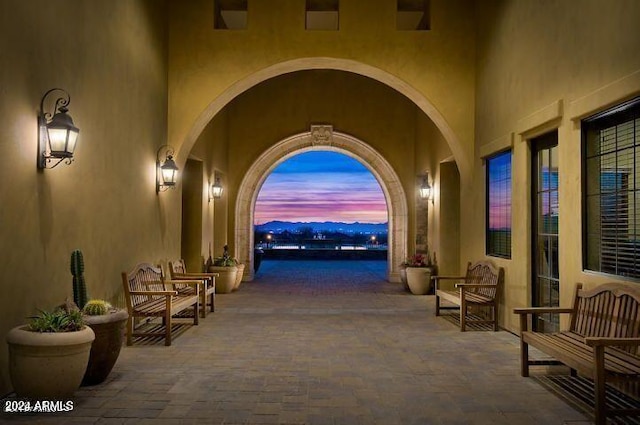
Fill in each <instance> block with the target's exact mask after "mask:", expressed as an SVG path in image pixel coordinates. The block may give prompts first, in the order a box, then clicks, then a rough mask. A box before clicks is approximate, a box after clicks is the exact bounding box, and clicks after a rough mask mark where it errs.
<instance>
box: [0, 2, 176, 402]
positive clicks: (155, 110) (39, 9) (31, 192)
mask: <svg viewBox="0 0 640 425" xmlns="http://www.w3.org/2000/svg"><path fill="white" fill-rule="evenodd" d="M165 11H166V10H165V7H164V4H163V2H161V1H139V0H92V1H81V0H76V1H54V2H51V1H44V0H42V1H41V0H29V1H22V0H2V1H1V2H0V28H2V34H3V36H2V37H0V58H1V60H0V63H1V64H2V66H0V97H1V98H2V102H0V123H1V124H2V125H1V126H0V147H1V148H2V149H1V150H2V153H3V157H2V163H3V165H2V167H0V180H1V181H2V182H3V183H2V184H1V185H0V235H1V237H0V252H1V253H2V258H3V261H2V264H3V273H2V275H1V277H0V288H2V296H1V297H0V311H1V313H0V335H2V338H4V335H6V333H7V331H8V330H9V329H10V328H11V327H13V326H16V325H19V324H22V323H25V321H26V317H27V316H30V315H33V314H35V313H36V312H37V309H49V308H52V307H54V306H56V305H59V304H61V303H62V302H63V301H64V299H65V297H67V296H69V297H71V296H72V286H71V274H70V272H69V256H70V253H71V251H72V250H73V249H76V248H78V249H81V250H82V251H83V253H84V259H85V276H86V280H87V286H88V290H89V292H90V295H91V296H93V297H100V298H107V299H110V300H113V301H118V298H119V297H121V296H122V289H121V288H122V283H121V278H120V273H121V272H122V271H124V270H128V269H130V268H132V267H133V266H134V265H135V264H136V263H137V262H141V261H159V260H161V259H164V258H171V257H173V256H177V255H179V249H180V226H179V223H180V211H179V205H180V198H179V190H174V191H169V192H166V193H162V194H160V196H157V195H156V193H155V154H156V150H157V148H158V147H159V146H160V145H162V144H163V143H166V122H167V119H166V115H167V112H166V104H167V46H166V36H167V34H166V25H165V22H166V14H165ZM54 87H61V88H63V89H65V90H67V91H68V92H69V93H70V95H71V104H70V105H69V114H70V115H71V116H72V117H73V119H74V122H75V124H76V125H77V126H78V127H79V128H80V138H79V142H78V147H77V151H76V160H75V161H74V162H73V163H72V164H71V165H69V166H67V165H59V166H58V167H57V168H55V169H53V170H44V171H43V172H39V171H38V170H37V169H36V136H37V128H36V112H37V110H38V108H39V104H40V99H41V97H42V95H43V94H44V93H45V92H46V91H47V90H49V89H51V88H54ZM176 224H177V225H176ZM3 344H4V343H3ZM7 361H8V359H7V350H6V349H2V350H0V394H6V393H7V392H9V391H10V382H9V376H8V368H7Z"/></svg>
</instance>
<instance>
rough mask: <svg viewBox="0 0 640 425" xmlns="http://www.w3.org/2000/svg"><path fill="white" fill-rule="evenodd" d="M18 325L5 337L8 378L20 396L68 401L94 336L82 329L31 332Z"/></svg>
mask: <svg viewBox="0 0 640 425" xmlns="http://www.w3.org/2000/svg"><path fill="white" fill-rule="evenodd" d="M28 329H29V328H28V326H26V325H23V326H18V327H15V328H13V329H11V330H10V331H9V333H8V334H7V343H8V344H9V375H10V376H11V382H12V383H13V389H14V391H15V392H16V394H17V395H18V396H19V397H26V398H30V399H58V400H62V399H68V398H70V397H71V396H72V395H73V393H74V392H75V391H76V390H77V389H78V388H79V387H80V383H81V382H82V377H83V376H84V373H85V371H86V369H87V363H88V362H89V352H90V350H91V343H92V342H93V340H94V338H95V335H94V333H93V330H92V329H91V328H90V327H88V326H85V327H84V328H83V329H82V330H79V331H76V332H58V333H40V332H31V331H30V330H28Z"/></svg>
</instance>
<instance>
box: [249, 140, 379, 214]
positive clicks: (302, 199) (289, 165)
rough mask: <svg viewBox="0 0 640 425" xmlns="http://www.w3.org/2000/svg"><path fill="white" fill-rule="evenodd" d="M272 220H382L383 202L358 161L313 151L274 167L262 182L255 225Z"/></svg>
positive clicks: (373, 183) (372, 178) (336, 154)
mask: <svg viewBox="0 0 640 425" xmlns="http://www.w3.org/2000/svg"><path fill="white" fill-rule="evenodd" d="M273 220H282V221H293V222H313V221H320V222H323V221H336V222H344V223H353V222H356V221H358V222H360V223H386V222H387V204H386V201H385V199H384V194H383V193H382V189H381V188H380V185H379V184H378V181H377V180H376V179H375V177H374V176H373V174H371V172H370V171H369V170H368V169H367V168H366V167H365V166H364V165H362V164H361V163H360V162H358V161H357V160H355V159H353V158H351V157H349V156H346V155H343V154H340V153H337V152H328V151H311V152H305V153H302V154H299V155H296V156H294V157H291V158H289V159H287V160H286V161H284V162H283V163H281V164H280V165H278V167H276V168H275V169H274V170H273V172H272V173H271V174H270V175H269V177H267V179H266V180H265V182H264V184H263V185H262V188H261V189H260V193H259V194H258V199H257V201H256V209H255V224H256V225H258V224H264V223H267V222H269V221H273Z"/></svg>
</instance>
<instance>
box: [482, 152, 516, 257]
mask: <svg viewBox="0 0 640 425" xmlns="http://www.w3.org/2000/svg"><path fill="white" fill-rule="evenodd" d="M486 170H487V176H486V181H487V218H486V219H487V223H486V232H487V233H486V234H487V239H486V244H487V255H492V256H494V257H503V258H511V151H507V152H502V153H499V154H496V155H494V156H491V157H489V158H487V161H486Z"/></svg>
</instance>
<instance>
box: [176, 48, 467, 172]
mask: <svg viewBox="0 0 640 425" xmlns="http://www.w3.org/2000/svg"><path fill="white" fill-rule="evenodd" d="M310 69H333V70H337V71H345V72H352V73H355V74H359V75H362V76H365V77H369V78H372V79H374V80H376V81H379V82H381V83H383V84H386V85H387V86H389V87H391V88H393V89H394V90H396V91H397V92H399V93H401V94H403V95H405V96H406V97H407V98H408V99H410V100H411V101H412V102H413V103H414V104H415V105H416V106H417V107H418V108H420V109H421V110H422V111H423V112H424V113H425V114H427V116H428V117H429V118H430V119H431V120H432V121H433V122H434V124H435V125H436V126H437V127H438V129H439V130H440V132H441V133H442V135H443V137H444V139H445V140H446V142H447V144H448V145H449V148H450V149H451V152H453V156H454V159H455V161H456V164H457V166H458V170H459V171H460V176H461V177H463V178H464V177H466V176H470V175H471V165H470V161H469V159H468V157H467V155H466V153H465V150H464V147H463V146H462V144H461V142H460V140H459V139H458V137H457V136H456V135H455V133H454V132H453V130H452V129H451V127H450V126H449V124H448V123H447V121H446V120H445V118H444V117H443V116H442V114H441V113H440V112H439V111H438V110H437V109H436V107H435V106H434V105H433V104H432V103H431V102H430V101H429V100H428V99H427V98H426V97H425V95H424V94H423V93H422V92H420V91H419V90H417V89H416V88H414V87H413V86H411V85H410V84H408V83H407V82H405V81H403V80H402V79H400V78H399V77H397V76H395V75H393V74H390V73H388V72H386V71H384V70H382V69H379V68H376V67H374V66H371V65H367V64H364V63H362V62H358V61H354V60H350V59H341V58H330V57H312V58H298V59H292V60H289V61H285V62H280V63H277V64H275V65H272V66H269V67H266V68H264V69H261V70H259V71H257V72H254V73H253V74H250V75H248V76H247V77H245V78H242V79H240V80H238V81H237V82H236V83H235V84H233V85H231V86H229V87H228V88H227V89H226V90H224V91H223V92H222V93H221V94H220V95H219V96H217V97H216V98H215V99H214V100H213V101H212V102H211V103H210V104H209V105H208V106H207V107H206V108H205V110H204V111H202V113H201V114H200V116H198V118H197V119H196V121H195V122H194V124H193V126H192V127H191V129H190V130H189V133H188V134H187V136H186V139H185V140H184V141H183V143H181V146H180V148H179V153H178V159H179V160H180V161H186V158H187V157H188V156H189V152H191V149H192V148H193V145H194V144H195V143H196V141H197V139H198V137H199V136H200V134H201V133H202V131H203V130H204V128H205V127H206V126H207V124H208V123H209V122H210V121H211V120H212V119H213V117H214V116H215V115H216V114H217V113H218V112H220V111H221V110H222V108H224V107H225V106H226V105H227V104H228V103H229V102H231V101H232V100H233V99H234V98H235V97H237V96H238V95H240V94H242V93H244V92H245V91H247V90H249V89H250V88H252V87H254V86H255V85H257V84H259V83H261V82H263V81H266V80H268V79H270V78H273V77H277V76H279V75H283V74H287V73H291V72H296V71H303V70H310Z"/></svg>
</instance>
